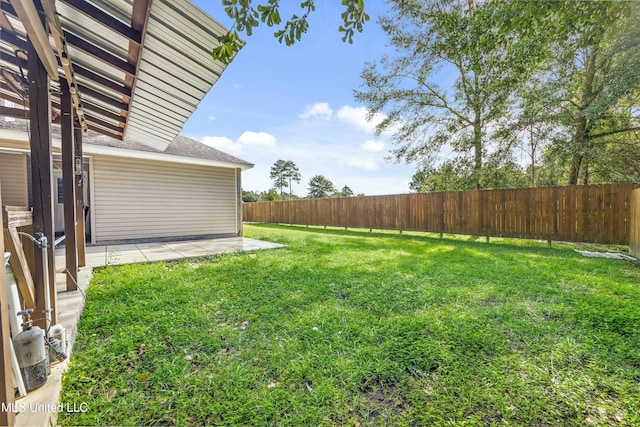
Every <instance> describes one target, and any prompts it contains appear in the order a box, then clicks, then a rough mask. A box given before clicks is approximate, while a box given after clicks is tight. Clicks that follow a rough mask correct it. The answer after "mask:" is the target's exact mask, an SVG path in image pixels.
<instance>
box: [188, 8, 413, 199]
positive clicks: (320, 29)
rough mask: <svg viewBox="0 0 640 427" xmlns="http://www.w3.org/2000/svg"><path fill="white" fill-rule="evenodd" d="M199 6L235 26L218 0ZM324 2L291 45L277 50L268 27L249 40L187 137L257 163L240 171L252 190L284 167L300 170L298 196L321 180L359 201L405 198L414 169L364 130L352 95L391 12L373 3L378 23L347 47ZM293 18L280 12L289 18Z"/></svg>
mask: <svg viewBox="0 0 640 427" xmlns="http://www.w3.org/2000/svg"><path fill="white" fill-rule="evenodd" d="M194 3H195V4H197V5H198V6H199V7H200V8H202V9H203V10H204V11H206V12H207V13H208V14H209V15H211V16H212V17H214V18H215V19H217V20H218V21H219V22H221V23H222V24H223V25H225V26H227V27H230V26H231V24H232V22H231V20H230V19H229V18H228V17H227V16H226V14H225V13H224V10H223V8H222V5H221V0H195V1H194ZM283 3H285V2H283ZM287 3H289V4H291V3H290V2H287ZM297 3H298V2H296V4H297ZM317 3H318V4H317V10H316V12H315V13H313V14H312V15H311V17H310V27H309V31H308V32H307V33H306V34H305V35H304V36H303V39H302V40H301V41H300V42H298V43H297V44H295V45H294V46H290V47H287V46H285V45H281V44H280V43H278V41H277V40H276V39H275V38H274V37H273V35H272V34H273V31H274V30H273V29H270V28H267V27H266V26H265V27H264V28H263V27H260V28H258V29H257V30H256V31H255V32H254V34H253V36H251V37H244V39H245V41H246V46H245V47H244V49H243V50H242V51H241V52H240V53H239V54H238V56H237V57H236V59H235V60H234V61H233V62H232V63H231V64H230V65H229V67H228V68H227V70H226V71H225V72H224V74H223V75H222V77H221V78H220V80H219V81H218V82H217V83H216V84H215V85H214V87H213V88H212V90H211V91H210V92H209V94H207V96H206V97H205V98H204V99H203V101H202V102H201V104H200V105H199V107H198V109H197V110H196V111H195V112H194V113H193V115H192V116H191V118H190V119H189V120H188V121H187V123H186V124H185V126H184V128H183V131H182V133H183V134H184V135H186V136H189V137H192V138H195V139H198V140H199V141H202V142H204V143H207V144H210V145H212V146H214V147H216V148H219V149H221V150H223V151H226V152H228V153H230V154H233V155H236V156H237V157H240V158H242V159H244V160H247V161H249V162H251V163H254V164H255V167H254V168H253V169H251V170H249V171H247V172H245V173H243V188H244V189H245V190H253V191H264V190H267V189H269V188H271V187H272V186H273V184H272V181H271V180H270V178H269V170H270V168H271V166H272V165H273V163H274V162H275V161H277V160H278V159H284V160H292V161H293V162H295V163H296V165H298V167H299V169H300V172H301V175H302V180H301V182H300V184H295V183H294V186H293V192H294V194H296V195H299V196H304V195H306V194H307V187H308V182H309V179H311V177H312V176H314V175H324V176H326V177H327V178H329V179H330V180H331V181H332V182H333V183H334V185H335V186H336V187H337V188H338V189H340V188H342V187H343V186H344V185H348V186H349V187H350V188H351V189H352V190H353V191H354V192H355V193H365V194H367V195H374V194H393V193H407V192H409V181H410V180H411V176H412V175H413V173H414V172H415V166H413V165H405V164H394V163H390V162H388V161H386V160H385V157H387V156H388V155H389V150H390V149H391V148H392V145H391V142H390V139H389V138H388V137H385V136H381V137H375V136H374V135H373V130H372V128H373V124H372V123H367V122H366V120H365V114H366V110H365V109H364V107H363V106H362V105H359V104H357V103H356V101H355V100H354V98H353V92H352V91H353V89H356V88H358V87H359V86H360V84H361V79H360V71H361V69H362V66H363V65H364V63H365V62H366V61H373V60H377V59H378V58H380V56H381V54H382V52H383V50H384V49H385V45H386V43H387V39H386V36H385V34H384V33H383V32H382V30H381V29H380V28H379V26H378V24H377V23H376V18H377V16H378V15H379V14H381V13H384V11H385V7H386V6H385V5H384V4H382V2H367V6H366V7H367V12H368V13H369V14H370V15H371V20H370V21H369V22H367V24H366V25H365V29H364V32H363V33H357V34H356V35H355V37H354V43H353V44H351V45H350V44H345V43H342V41H341V34H340V33H339V32H338V26H339V24H340V13H341V12H342V7H341V6H340V2H338V1H320V2H317ZM293 11H294V10H293V9H291V10H289V11H288V12H287V11H286V10H284V9H283V11H282V17H283V19H284V18H285V17H288V16H290V15H291V13H292V12H293Z"/></svg>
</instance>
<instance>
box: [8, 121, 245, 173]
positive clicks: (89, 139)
mask: <svg viewBox="0 0 640 427" xmlns="http://www.w3.org/2000/svg"><path fill="white" fill-rule="evenodd" d="M27 125H28V124H27V122H26V121H25V120H21V119H16V120H14V121H11V122H6V121H4V120H0V148H2V146H3V143H2V140H3V139H12V138H13V139H15V135H16V134H15V132H16V131H19V132H20V133H21V134H23V138H24V140H23V144H22V145H23V147H22V148H23V149H28V148H29V142H28V135H27V131H28V128H27ZM5 133H6V134H7V137H6V138H3V134H5ZM52 137H53V145H54V146H58V147H59V146H60V142H59V141H60V126H57V125H53V126H52ZM82 146H83V150H84V153H85V154H87V155H91V154H102V155H110V156H118V157H129V158H141V159H148V160H158V161H167V162H175V163H188V164H200V165H205V166H218V167H233V168H240V169H242V170H247V169H251V168H252V167H253V164H252V163H249V162H247V161H245V160H242V159H239V158H237V157H235V156H232V155H231V154H227V153H225V152H223V151H220V150H217V149H215V148H213V147H210V146H208V145H205V144H203V143H201V142H199V141H197V140H195V139H192V138H188V137H186V136H183V135H177V136H176V137H175V138H174V139H173V141H171V143H170V144H169V145H168V146H167V147H166V148H164V149H158V148H154V147H150V146H149V145H146V144H141V143H139V142H136V141H132V140H129V139H127V140H125V141H119V140H116V139H114V138H111V137H108V136H105V135H102V134H99V133H97V132H89V133H88V135H87V136H85V137H84V138H82ZM11 148H19V147H16V146H12V147H11Z"/></svg>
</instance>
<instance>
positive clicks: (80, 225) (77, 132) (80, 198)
mask: <svg viewBox="0 0 640 427" xmlns="http://www.w3.org/2000/svg"><path fill="white" fill-rule="evenodd" d="M73 125H74V127H73V135H74V138H73V139H74V142H75V144H74V147H73V148H74V150H75V153H74V160H75V161H76V163H80V164H79V165H77V164H76V177H75V184H76V249H77V260H78V267H84V266H85V265H87V261H86V254H85V233H84V227H85V223H84V186H85V185H87V183H86V182H84V179H83V174H84V169H83V167H82V164H83V161H82V128H81V127H80V123H79V122H78V121H77V120H75V121H74V123H73ZM77 166H80V168H79V169H80V170H78V168H77Z"/></svg>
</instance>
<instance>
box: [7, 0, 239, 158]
mask: <svg viewBox="0 0 640 427" xmlns="http://www.w3.org/2000/svg"><path fill="white" fill-rule="evenodd" d="M36 4H41V5H42V7H43V8H44V10H37V11H36V6H35V5H36ZM0 6H1V8H0V30H1V31H0V66H1V68H2V78H1V79H0V80H2V81H0V98H4V99H7V100H9V101H12V102H15V103H17V104H19V105H21V106H22V107H24V108H27V109H28V103H29V100H28V97H25V93H24V92H25V91H24V89H23V88H21V86H22V84H21V80H22V76H21V70H20V68H19V63H21V64H22V65H23V69H25V70H26V58H27V56H28V53H27V50H28V43H27V33H28V34H29V37H30V38H31V39H32V40H33V41H38V40H39V43H38V45H39V46H40V47H41V51H44V53H45V54H46V55H44V56H48V57H49V58H50V61H48V62H49V69H51V71H50V72H49V74H50V76H51V79H52V82H51V88H52V91H51V92H52V100H53V103H52V104H53V110H54V111H53V115H54V116H55V115H56V113H59V111H60V103H59V96H60V91H61V89H60V87H61V85H68V86H69V87H70V88H72V91H71V93H72V97H73V100H74V104H75V107H76V113H77V115H78V117H79V118H80V120H81V121H82V122H83V123H84V124H85V126H86V128H88V130H93V131H94V132H98V133H101V134H103V135H107V136H110V137H112V138H115V139H117V140H120V141H125V140H128V141H135V143H138V144H146V145H149V146H151V147H153V148H155V149H157V150H164V149H165V148H167V147H168V146H169V145H170V144H171V143H172V142H173V140H174V138H175V137H176V136H177V135H178V134H179V132H180V130H181V129H182V126H183V124H184V122H185V121H186V120H187V118H188V117H189V116H190V115H191V114H192V113H193V111H194V110H195V109H196V107H197V105H198V103H199V102H200V100H201V99H202V98H203V97H204V95H205V94H206V93H207V92H208V91H209V90H210V89H211V87H212V85H213V84H214V83H215V82H216V81H217V80H218V78H219V77H220V75H221V74H222V72H223V71H224V70H225V68H226V65H225V64H223V63H221V62H219V61H214V60H213V59H212V58H211V51H212V49H213V48H214V47H215V46H217V45H218V42H217V39H216V37H217V36H220V35H222V34H225V33H226V32H227V30H226V29H225V28H224V27H223V26H222V25H221V24H220V23H218V22H217V21H216V20H214V19H213V18H211V17H210V16H208V15H207V14H206V13H205V12H203V11H202V10H200V9H199V8H198V7H196V6H194V5H193V4H192V3H191V2H190V1H189V0H153V1H151V0H126V1H123V0H58V1H54V0H41V1H40V2H34V1H33V0H19V1H18V0H0ZM38 7H39V6H38ZM29 8H31V10H32V11H33V12H32V13H29V11H28V10H27V11H26V12H25V10H26V9H29ZM38 16H41V17H42V16H46V18H47V21H48V26H49V28H50V31H49V32H46V33H45V31H44V27H43V26H42V25H41V24H40V23H39V22H37V21H39V19H36V18H37V17H38ZM30 18H31V19H30ZM34 30H38V31H34ZM38 32H40V33H41V34H42V36H41V37H37V34H36V33H38ZM34 45H36V43H35V42H34ZM36 50H37V49H36ZM41 51H38V56H41V55H42V54H41ZM43 62H47V61H43ZM0 109H2V107H0ZM10 113H11V109H9V108H5V109H4V110H3V114H6V115H10ZM15 113H16V114H18V116H19V117H20V116H22V113H21V112H20V111H18V110H16V111H15ZM85 126H83V128H84V127H85Z"/></svg>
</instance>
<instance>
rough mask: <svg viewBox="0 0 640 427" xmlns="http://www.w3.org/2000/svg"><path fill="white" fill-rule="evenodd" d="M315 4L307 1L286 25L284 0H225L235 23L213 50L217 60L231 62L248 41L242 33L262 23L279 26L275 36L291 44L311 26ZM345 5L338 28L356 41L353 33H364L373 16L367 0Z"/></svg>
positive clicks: (345, 0)
mask: <svg viewBox="0 0 640 427" xmlns="http://www.w3.org/2000/svg"><path fill="white" fill-rule="evenodd" d="M315 3H316V2H315V0H303V1H302V2H301V3H300V5H299V12H298V13H300V11H301V12H302V14H301V15H300V16H298V14H296V13H295V12H294V13H293V14H292V16H291V18H290V19H289V20H287V21H286V22H285V23H284V25H282V18H281V16H280V0H268V1H266V2H262V3H261V4H257V5H256V4H254V2H253V1H252V0H222V5H223V6H224V10H225V12H226V13H227V15H229V17H230V18H232V19H233V20H234V21H235V23H234V25H233V27H232V28H231V30H229V32H227V33H226V34H224V35H222V36H221V37H218V43H219V45H218V46H217V47H216V48H214V49H213V52H212V57H213V59H215V60H218V61H222V62H224V63H227V64H228V63H229V62H231V61H232V60H233V58H234V56H235V55H236V54H237V53H238V51H239V50H240V49H241V48H242V46H243V44H244V43H243V42H242V40H240V35H239V34H238V33H239V32H244V33H246V34H247V36H251V34H252V33H253V30H254V29H255V28H256V27H258V26H259V25H260V24H261V23H262V24H265V25H267V26H268V27H276V28H278V30H277V31H276V32H275V33H273V35H274V37H276V38H277V39H278V41H279V42H280V43H282V42H284V43H285V44H286V45H287V46H290V45H292V44H294V43H295V42H296V41H300V39H301V38H302V35H303V34H304V33H306V32H307V29H308V28H309V22H308V18H309V15H310V14H311V13H312V12H315V10H316V4H315ZM285 4H286V3H285ZM342 6H343V7H344V10H343V12H342V14H341V15H340V16H341V18H342V25H340V26H339V27H338V31H339V32H341V33H342V34H343V37H342V41H343V42H349V43H352V42H353V35H354V34H355V32H356V31H358V32H362V28H363V26H364V23H365V22H367V21H368V20H369V15H368V14H367V13H366V12H365V11H364V0H342Z"/></svg>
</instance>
